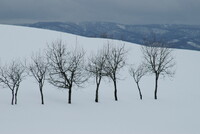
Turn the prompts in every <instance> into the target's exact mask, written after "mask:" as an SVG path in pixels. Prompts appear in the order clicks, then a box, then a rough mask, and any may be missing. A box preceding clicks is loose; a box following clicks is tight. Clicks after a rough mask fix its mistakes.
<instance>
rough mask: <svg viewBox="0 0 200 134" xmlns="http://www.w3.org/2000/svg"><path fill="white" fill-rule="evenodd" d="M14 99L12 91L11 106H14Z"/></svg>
mask: <svg viewBox="0 0 200 134" xmlns="http://www.w3.org/2000/svg"><path fill="white" fill-rule="evenodd" d="M14 98H15V94H14V90H12V100H11V105H14Z"/></svg>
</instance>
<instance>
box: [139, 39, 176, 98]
mask: <svg viewBox="0 0 200 134" xmlns="http://www.w3.org/2000/svg"><path fill="white" fill-rule="evenodd" d="M144 43H145V45H146V46H143V47H142V49H141V50H142V53H143V58H144V65H145V67H146V68H147V70H148V72H150V73H152V74H155V93H154V96H155V99H157V85H158V79H159V77H160V75H162V76H173V75H174V71H173V70H172V68H173V67H174V65H175V62H174V57H173V56H172V49H170V48H168V47H167V46H166V44H165V43H163V42H159V41H156V40H153V41H145V42H144Z"/></svg>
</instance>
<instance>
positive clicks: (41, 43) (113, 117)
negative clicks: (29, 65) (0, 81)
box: [0, 25, 200, 134]
mask: <svg viewBox="0 0 200 134" xmlns="http://www.w3.org/2000/svg"><path fill="white" fill-rule="evenodd" d="M0 37H1V38H0V59H1V64H4V63H7V62H9V61H10V60H12V59H18V58H20V59H22V60H23V59H24V58H27V59H29V57H30V56H31V54H32V52H35V51H39V50H43V49H44V48H46V46H47V44H51V42H53V41H56V40H57V39H62V40H63V41H64V42H65V43H66V44H67V45H68V47H73V46H75V44H76V40H77V47H83V48H84V49H85V50H86V51H87V55H90V53H91V52H95V51H96V50H98V49H99V48H102V46H103V45H104V44H106V43H107V42H108V41H109V42H112V43H113V44H121V43H125V44H126V48H127V49H128V50H129V55H128V62H129V64H132V63H137V62H138V61H139V60H140V58H141V52H140V46H139V45H136V44H131V43H127V42H120V41H112V40H105V39H94V38H85V37H80V36H76V35H72V34H66V33H60V32H54V31H49V30H41V29H33V28H25V27H18V26H8V25H0ZM174 55H175V57H176V62H177V65H176V75H175V77H174V78H173V79H168V78H165V79H162V80H160V82H159V89H158V100H156V101H155V100H154V99H153V89H154V83H153V82H154V77H153V76H148V77H145V78H144V79H143V80H142V82H141V88H142V92H143V95H144V96H143V97H144V100H142V101H141V100H139V95H138V91H137V88H136V85H135V83H134V82H133V79H132V78H131V77H130V76H129V74H128V71H127V69H124V70H123V71H122V73H121V77H122V79H124V80H123V81H119V83H118V97H119V101H118V102H115V101H114V97H113V85H112V83H108V82H107V80H104V81H102V84H101V85H100V98H99V99H100V100H99V101H100V103H98V104H96V103H95V102H94V95H95V84H94V81H92V80H91V81H90V82H89V83H88V84H86V85H85V87H84V88H75V89H74V90H73V94H72V104H71V105H69V104H67V91H66V90H59V89H57V88H55V87H52V86H51V85H49V84H48V83H46V85H45V87H44V95H45V105H44V106H41V105H40V96H39V90H38V86H37V83H35V81H34V79H33V78H29V77H28V78H27V79H26V80H24V81H23V82H22V85H21V87H20V89H19V90H20V91H19V96H18V105H16V106H11V105H10V100H11V93H10V91H9V89H4V88H0V134H12V133H19V134H55V133H57V134H66V133H68V134H112V133H115V134H134V133H136V134H199V133H200V127H199V126H200V107H199V102H200V82H199V81H200V69H199V68H200V63H199V62H198V61H197V60H198V59H199V58H200V53H199V52H196V51H186V50H175V51H174Z"/></svg>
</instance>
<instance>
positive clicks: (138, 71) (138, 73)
mask: <svg viewBox="0 0 200 134" xmlns="http://www.w3.org/2000/svg"><path fill="white" fill-rule="evenodd" d="M129 73H130V75H131V76H132V77H133V79H134V81H135V83H136V84H137V88H138V91H139V95H140V99H141V100H142V92H141V89H140V86H139V82H140V80H141V78H142V77H143V76H144V75H145V74H146V73H147V70H146V68H145V67H144V65H143V64H141V65H139V66H138V67H137V68H135V67H133V66H132V67H130V70H129Z"/></svg>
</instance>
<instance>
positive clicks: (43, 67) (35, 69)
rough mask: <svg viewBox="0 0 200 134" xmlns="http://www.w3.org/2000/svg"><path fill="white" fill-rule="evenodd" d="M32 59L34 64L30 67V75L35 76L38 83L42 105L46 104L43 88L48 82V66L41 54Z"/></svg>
mask: <svg viewBox="0 0 200 134" xmlns="http://www.w3.org/2000/svg"><path fill="white" fill-rule="evenodd" d="M31 59H32V63H31V64H30V65H29V67H28V70H29V72H30V73H29V75H31V76H33V77H34V78H35V80H36V81H37V82H38V85H39V90H40V95H41V103H42V104H44V95H43V86H44V82H45V80H46V72H47V67H48V65H47V62H46V61H45V58H44V57H43V56H42V55H41V53H37V54H35V55H32V57H31Z"/></svg>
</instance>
